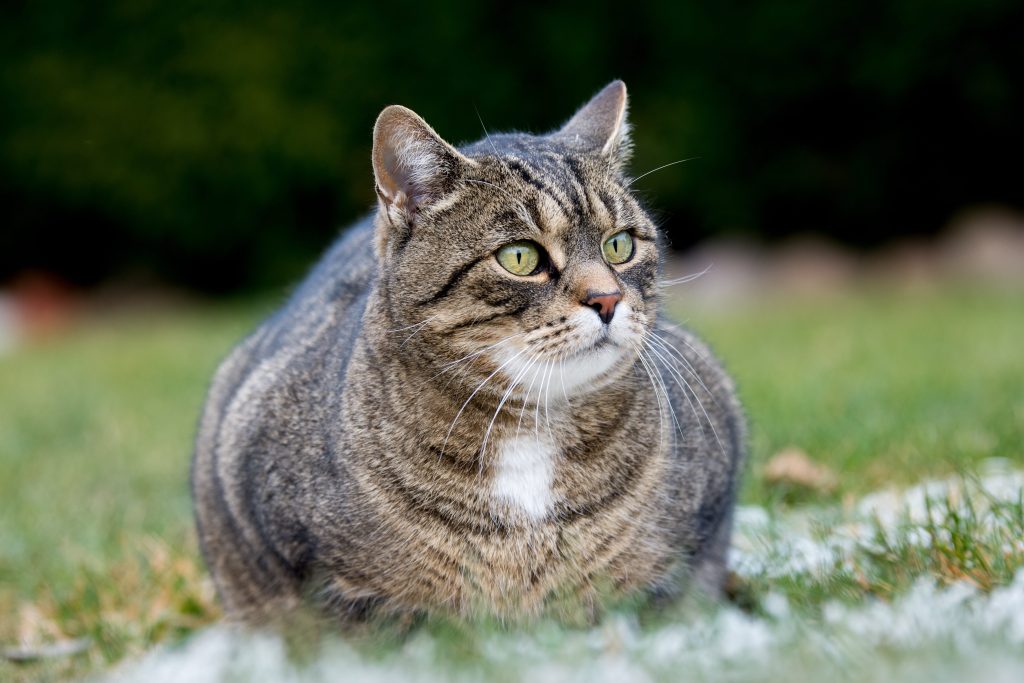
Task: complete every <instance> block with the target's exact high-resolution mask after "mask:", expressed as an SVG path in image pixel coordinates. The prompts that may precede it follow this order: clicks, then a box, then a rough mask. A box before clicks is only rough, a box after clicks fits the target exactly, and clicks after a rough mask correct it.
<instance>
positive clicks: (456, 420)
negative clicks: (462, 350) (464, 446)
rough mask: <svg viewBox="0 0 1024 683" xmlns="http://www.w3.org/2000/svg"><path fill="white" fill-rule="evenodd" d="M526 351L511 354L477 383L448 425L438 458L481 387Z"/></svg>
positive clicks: (442, 454)
mask: <svg viewBox="0 0 1024 683" xmlns="http://www.w3.org/2000/svg"><path fill="white" fill-rule="evenodd" d="M526 351H527V349H522V350H521V351H519V352H518V353H516V354H515V355H513V356H510V357H509V358H508V359H507V360H506V361H505V362H504V363H502V364H501V365H499V366H498V368H497V369H496V370H495V371H494V372H492V373H491V374H489V375H488V376H487V379H485V380H484V381H483V382H480V384H478V385H477V387H476V389H474V390H473V393H471V394H470V395H469V398H467V399H466V402H465V403H463V404H462V407H461V408H459V412H458V413H456V414H455V419H454V420H452V424H451V426H449V427H448V433H447V434H445V437H444V443H443V444H442V445H441V452H440V454H438V456H437V457H438V458H441V457H443V456H444V450H445V448H446V447H447V446H448V439H449V438H451V435H452V430H453V429H455V423H456V422H458V421H459V418H460V417H461V416H462V411H464V410H465V409H466V406H468V405H469V402H470V401H472V400H473V397H474V396H476V394H477V392H478V391H480V389H482V388H483V386H484V385H485V384H487V383H488V382H489V381H491V378H492V377H494V376H495V375H497V374H498V373H499V372H501V370H502V368H504V367H505V366H506V365H508V364H509V363H511V362H512V361H514V360H515V359H516V358H518V357H519V356H521V355H523V354H524V353H526ZM481 457H483V454H481Z"/></svg>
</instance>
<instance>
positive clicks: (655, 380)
mask: <svg viewBox="0 0 1024 683" xmlns="http://www.w3.org/2000/svg"><path fill="white" fill-rule="evenodd" d="M625 110H626V100H625V89H624V87H623V86H622V84H621V83H618V82H616V83H613V84H611V85H610V86H608V87H607V88H606V89H605V90H603V91H602V92H601V93H599V94H598V95H597V96H596V97H595V98H594V100H592V101H591V103H590V104H588V105H586V106H585V107H584V108H583V109H581V110H580V112H578V113H577V114H576V115H575V116H574V117H573V119H571V120H570V121H569V123H568V124H566V126H564V127H563V128H562V129H560V130H558V131H556V132H555V133H552V134H549V135H543V136H534V135H526V134H501V135H493V136H489V137H486V138H485V139H484V140H481V141H479V142H477V143H474V144H471V145H468V146H466V147H463V148H461V149H455V148H454V147H451V146H449V145H448V144H447V143H445V142H444V141H443V140H441V139H440V138H439V137H438V136H437V134H436V133H435V132H434V131H433V130H432V129H430V128H429V126H427V125H426V124H425V123H423V122H422V120H421V119H419V118H418V117H416V115H415V114H412V112H409V111H408V110H405V109H402V108H398V107H389V108H388V109H386V110H385V112H384V113H383V114H382V115H381V119H380V120H379V121H378V125H377V128H376V130H375V148H374V159H373V161H374V171H375V177H376V180H377V191H378V196H379V197H380V206H379V208H378V210H377V212H376V213H375V215H374V216H371V217H369V218H367V219H365V220H363V221H362V222H360V223H358V224H356V225H355V226H353V227H352V228H351V229H350V230H348V231H347V232H346V234H345V235H343V236H342V237H341V238H340V239H339V240H338V241H337V242H336V243H335V244H334V245H333V246H332V247H331V248H330V249H329V250H328V252H327V253H326V255H325V256H324V257H323V259H322V260H321V261H320V263H319V264H318V265H317V266H316V267H315V268H314V270H313V271H312V272H311V273H310V275H309V276H308V277H307V278H306V280H305V281H304V282H303V283H302V284H301V285H300V286H299V287H298V289H297V290H296V292H295V293H294V295H293V296H292V297H291V299H290V301H289V302H288V303H287V304H286V305H285V306H284V307H283V308H282V309H281V310H280V311H278V312H277V313H276V314H275V315H273V316H272V317H271V318H270V319H268V320H267V321H265V322H264V323H263V324H262V325H261V326H260V327H259V328H258V329H257V330H256V331H255V332H254V333H253V334H252V335H251V336H250V337H249V338H247V339H246V340H245V341H243V342H242V343H241V344H240V345H239V346H238V347H237V348H236V349H235V350H234V352H233V353H232V354H231V355H230V356H229V357H228V358H227V360H225V361H224V363H223V364H222V366H221V368H220V369H219V371H218V372H217V375H216V377H215V378H214V381H213V384H212V387H211V389H210V393H209V397H208V400H207V404H206V407H205V410H204V413H203V417H202V421H201V424H200V429H199V434H198V438H197V444H196V452H195V457H194V460H193V469H192V487H193V494H194V501H195V512H196V518H197V525H198V530H199V538H200V542H201V545H202V550H203V554H204V556H205V558H206V560H207V563H208V565H209V567H210V570H211V572H212V574H213V577H214V580H215V583H216V585H217V588H218V592H219V594H220V596H221V598H222V600H223V602H224V604H225V607H226V609H227V611H228V613H229V614H231V615H233V616H235V617H238V618H244V619H250V620H260V619H266V618H268V617H275V616H279V615H282V614H285V613H287V612H288V611H289V610H291V609H292V608H294V607H295V606H296V605H299V604H302V603H304V602H310V603H312V604H314V605H315V606H316V607H317V608H318V609H320V610H323V611H325V612H326V613H328V614H330V615H332V616H334V617H335V618H337V619H339V620H341V621H343V622H350V621H359V620H362V619H365V618H366V617H368V616H371V615H403V616H412V615H417V614H422V613H430V612H438V613H446V614H455V615H466V616H469V615H474V614H489V615H495V616H497V617H499V618H501V619H505V620H522V619H528V618H531V617H534V616H537V615H541V614H546V613H547V614H556V615H560V616H562V617H564V618H568V619H576V618H579V617H581V615H582V616H583V617H586V618H589V617H590V616H592V615H594V614H596V613H598V612H599V610H600V608H601V606H602V605H603V604H605V602H606V601H607V600H609V599H615V598H617V597H622V596H630V595H637V594H641V595H643V594H646V595H658V596H666V595H676V594H678V593H679V591H680V589H681V587H682V586H683V585H684V584H685V583H686V581H687V580H688V579H689V580H690V581H696V582H697V583H698V584H699V586H700V588H701V589H702V590H705V591H708V592H710V593H712V594H714V593H717V592H718V591H719V590H720V588H721V585H722V581H723V577H724V561H725V553H726V549H727V546H728V542H729V534H730V528H731V521H730V520H731V510H732V507H733V504H734V498H735V493H736V488H737V480H738V475H739V468H740V466H741V463H742V452H743V438H744V437H743V422H742V418H741V415H740V411H739V408H738V404H737V402H736V398H735V394H734V390H733V388H732V385H731V382H730V380H729V379H728V377H727V376H726V375H725V374H724V373H723V371H722V370H721V368H720V367H719V365H718V364H717V362H716V361H715V360H714V359H713V358H712V356H711V354H710V353H709V352H708V350H707V349H706V348H705V347H704V345H703V344H701V342H699V341H698V340H697V339H696V338H694V337H693V336H692V335H691V334H690V333H689V332H687V331H683V330H680V329H678V328H674V327H671V326H668V325H665V324H663V323H662V322H660V321H659V320H658V287H657V282H658V274H659V248H660V237H659V234H658V231H657V229H656V227H655V225H654V224H653V222H652V221H651V219H650V218H649V216H648V215H647V213H646V212H645V211H644V209H643V208H642V207H641V206H640V204H639V203H638V202H637V201H636V199H635V198H634V197H633V196H632V195H631V194H630V193H629V191H628V189H627V185H628V178H627V176H626V175H625V171H624V168H625V165H626V162H627V158H628V152H629V139H628V129H627V124H626V118H625ZM623 229H627V230H630V231H631V233H632V235H633V238H634V241H635V245H636V252H635V255H634V256H633V258H632V259H631V260H630V261H628V262H626V263H624V264H621V265H615V266H613V265H609V264H608V263H606V262H605V261H604V260H603V258H602V256H601V244H602V242H603V240H604V239H605V238H607V237H608V236H609V235H611V234H614V233H615V232H617V231H619V230H623ZM522 239H530V240H534V241H535V242H537V243H539V244H541V245H542V246H543V247H544V248H545V250H546V252H547V253H548V254H549V256H550V265H549V266H548V267H546V268H545V269H543V270H542V272H539V273H537V274H535V275H531V276H527V277H518V276H514V275H511V274H510V273H508V272H506V271H505V270H504V269H502V268H501V266H500V265H498V263H497V261H496V259H495V256H494V254H495V251H496V250H497V249H498V248H500V247H501V246H502V245H504V244H507V243H509V242H513V241H516V240H522ZM609 288H614V289H618V290H619V291H621V295H622V301H621V302H620V303H619V307H618V308H617V309H616V313H615V315H614V317H613V318H612V320H611V323H610V324H608V325H602V323H601V322H600V320H599V319H598V316H597V314H596V312H595V311H593V310H591V309H590V308H589V307H587V306H585V305H582V304H581V301H582V299H583V298H585V296H586V293H587V292H588V291H599V292H605V291H608V290H609ZM670 347H671V348H670ZM640 351H643V355H641V354H640ZM687 385H688V386H687Z"/></svg>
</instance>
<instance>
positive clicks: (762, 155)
mask: <svg viewBox="0 0 1024 683" xmlns="http://www.w3.org/2000/svg"><path fill="white" fill-rule="evenodd" d="M0 11H2V13H3V19H4V20H3V21H2V22H0V64H2V67H0V101H2V102H3V107H2V110H0V202H2V205H3V207H4V219H3V226H4V227H3V229H2V231H0V283H7V284H8V285H12V284H18V283H20V285H21V287H22V288H24V287H25V286H26V284H25V283H26V280H27V281H28V282H29V283H31V284H32V286H33V287H34V288H39V287H40V285H39V282H38V281H39V279H40V278H41V277H45V278H47V279H49V280H51V281H52V282H53V283H58V284H59V285H61V286H64V287H71V288H82V287H85V288H88V287H94V286H96V285H104V284H109V283H111V282H119V281H120V282H135V283H142V282H144V283H148V284H154V283H155V284H165V285H169V286H174V287H176V288H184V289H187V290H191V291H193V292H203V293H210V294H221V293H236V292H241V291H248V290H253V289H259V288H266V287H275V288H276V287H280V286H282V285H283V284H284V283H287V282H289V281H291V280H293V279H294V278H296V277H298V276H299V275H300V274H301V273H302V271H303V270H304V269H305V268H306V267H307V265H308V264H309V262H310V261H311V259H313V258H314V257H315V256H316V255H317V253H318V252H319V251H320V250H321V249H322V248H323V247H324V245H325V244H326V243H328V242H329V241H330V239H331V238H332V236H333V235H334V234H335V233H336V232H337V230H338V229H339V228H340V227H342V226H344V225H346V224H348V223H349V222H351V221H352V220H354V219H355V218H357V217H358V216H360V215H362V214H363V213H365V212H366V211H368V210H369V209H370V207H371V206H372V205H373V201H374V196H373V189H372V178H371V170H370V164H369V151H370V132H371V129H372V125H373V121H374V119H375V117H376V115H377V113H378V112H379V111H380V109H381V108H382V107H384V106H385V105H387V104H390V103H396V102H397V103H402V104H405V105H407V106H409V107H411V108H413V109H415V110H416V111H417V112H419V113H420V114H421V115H423V116H424V117H425V118H426V119H427V120H428V121H429V122H431V123H432V125H433V126H434V127H435V128H437V130H438V131H439V132H440V133H441V134H442V135H443V136H444V137H446V138H447V139H449V140H451V141H453V142H464V141H471V140H474V139H476V138H478V137H480V136H481V135H482V128H481V124H480V120H479V119H478V116H477V113H478V112H479V115H480V117H481V118H482V119H483V122H484V123H485V124H486V125H487V127H488V128H489V129H490V130H503V129H510V128H515V129H523V130H530V131H536V132H543V131H547V130H550V129H552V128H554V127H556V126H557V125H559V124H560V123H561V122H563V121H564V120H565V119H566V118H568V116H570V115H571V113H572V112H573V111H574V109H575V108H576V107H578V106H579V105H580V104H582V103H583V102H584V101H585V100H586V99H587V98H588V97H589V96H590V95H592V94H593V93H594V92H595V91H596V90H597V89H599V88H600V87H601V86H603V85H604V84H605V83H606V82H608V81H609V80H611V79H613V78H622V79H624V80H625V81H626V83H627V85H628V86H629V88H630V93H631V97H632V100H631V106H632V111H631V115H632V121H633V123H634V128H635V141H636V156H635V162H634V164H633V171H634V173H636V174H639V173H642V172H645V171H647V170H650V169H652V168H655V167H657V166H660V165H662V164H666V163H669V162H672V161H675V160H677V159H682V158H689V157H696V158H695V159H693V160H692V161H689V162H687V163H685V164H680V165H677V166H674V167H671V168H668V169H665V170H663V171H659V172H657V173H654V174H652V175H650V176H649V177H646V178H645V179H644V180H643V181H642V182H641V183H638V187H639V188H640V190H641V193H642V194H643V195H644V196H645V197H646V198H647V199H648V201H649V203H650V204H651V206H652V207H653V208H654V209H656V210H657V211H658V213H659V215H660V217H661V220H662V222H663V224H664V227H665V229H666V231H667V232H668V234H669V235H670V236H671V240H672V244H673V246H674V247H675V248H677V249H684V248H688V247H691V246H693V245H695V244H698V243H703V242H705V241H706V240H708V239H709V238H713V237H723V236H726V237H730V238H736V237H743V238H748V239H750V240H753V241H754V242H756V243H764V242H768V243H776V242H778V241H779V240H784V239H785V238H789V237H792V236H803V235H809V234H814V235H818V236H823V237H827V238H828V239H829V240H830V241H835V242H837V243H840V244H843V245H847V246H849V247H853V248H856V249H858V250H862V249H864V248H873V247H878V246H879V245H885V244H887V243H889V242H891V241H893V240H894V239H898V238H904V237H908V236H929V235H935V234H938V233H940V232H941V231H942V230H943V229H944V228H946V227H947V226H948V224H949V223H950V222H951V221H953V220H955V219H957V217H958V216H962V215H963V212H964V211H966V210H969V209H971V208H972V207H978V206H988V207H992V206H997V207H1003V208H1005V209H1009V210H1011V211H1017V210H1020V209H1021V208H1024V183H1022V182H1021V172H1020V169H1021V159H1022V158H1024V133H1022V131H1024V127H1022V125H1021V121H1024V40H1022V39H1021V31H1022V30H1024V5H1022V4H1021V3H1020V2H1016V1H1015V0H990V1H981V2H979V1H977V0H941V1H938V2H920V1H919V0H887V1H886V2H878V1H875V0H868V1H866V2H857V3H821V2H809V1H800V0H798V1H796V2H745V3H683V2H668V1H664V2H649V3H634V4H631V5H623V4H622V3H612V2H591V3H587V4H585V5H579V6H575V7H572V6H560V7H557V8H556V7H552V6H550V5H549V4H548V3H537V4H536V6H535V7H530V6H529V3H525V4H517V5H515V6H512V5H508V4H502V3H498V4H492V3H479V2H470V1H468V0H446V1H444V2H440V3H403V2H390V3H376V4H360V3H335V2H315V1H308V0H297V1H295V2H290V3H264V2H251V1H246V2H190V1H183V2H176V3H167V2H163V3H161V2H153V1H147V0H132V1H127V2H100V3H85V4H83V3H81V2H72V1H71V0H48V1H46V2H23V1H18V0H12V1H11V2H7V3H4V9H3V10H0Z"/></svg>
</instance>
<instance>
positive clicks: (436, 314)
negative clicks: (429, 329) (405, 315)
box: [386, 313, 441, 333]
mask: <svg viewBox="0 0 1024 683" xmlns="http://www.w3.org/2000/svg"><path fill="white" fill-rule="evenodd" d="M440 315H441V314H440V313H435V314H434V315H432V316H430V317H429V318H427V319H426V320H421V321H420V322H418V323H413V324H412V325H406V326H405V327H394V328H392V329H390V330H386V331H387V332H388V333H391V332H401V331H403V330H411V329H412V328H414V327H420V326H422V325H426V324H427V323H429V322H430V321H431V320H433V319H434V318H437V317H438V316H440Z"/></svg>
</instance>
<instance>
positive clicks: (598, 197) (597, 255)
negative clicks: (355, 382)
mask: <svg viewBox="0 0 1024 683" xmlns="http://www.w3.org/2000/svg"><path fill="white" fill-rule="evenodd" d="M626 108H627V100H626V88H625V85H624V84H623V83H622V82H621V81H615V82H613V83H611V84H609V85H608V86H607V87H605V88H604V89H603V90H602V91H601V92H599V93H598V94H597V95H596V96H595V97H594V98H593V99H592V100H591V101H590V102H589V103H587V104H586V105H585V106H584V107H583V108H581V109H580V110H579V111H578V112H577V113H576V114H575V116H573V117H572V118H571V119H570V120H569V121H568V123H566V124H565V125H564V126H563V127H562V128H561V129H559V130H557V131H555V132H553V133H550V134H547V135H528V134H520V133H513V134H498V135H489V136H485V138H484V139H483V140H481V141H479V142H476V143H474V144H471V145H467V146H464V147H462V148H461V149H456V148H455V147H453V146H452V145H450V144H448V143H447V142H445V141H444V140H443V139H442V138H441V137H440V136H438V135H437V133H435V132H434V130H433V129H432V128H431V127H430V126H429V125H427V123H426V122H425V121H423V119H421V118H420V117H419V116H417V115H416V114H415V113H413V112H412V111H410V110H408V109H406V108H404V107H399V106H391V107H388V108H386V109H385V110H384V111H383V112H382V113H381V115H380V117H379V118H378V119H377V124H376V127H375V129H374V140H373V143H374V144H373V168H374V174H375V178H376V183H377V185H376V188H377V195H378V198H379V212H378V217H377V225H376V231H377V232H376V241H377V244H376V248H377V255H378V259H379V261H380V266H381V267H380V280H379V289H380V291H381V293H382V298H383V300H384V305H385V307H386V310H387V315H388V317H389V321H388V322H389V324H390V325H392V329H391V331H392V332H394V333H396V334H397V336H398V337H399V338H401V339H402V340H403V344H404V345H405V349H406V352H407V353H411V354H414V355H415V356H416V358H417V362H422V363H427V364H429V365H432V366H434V369H435V370H440V371H445V370H447V369H453V368H456V367H457V366H460V367H458V370H459V372H460V374H466V373H468V375H469V377H470V378H471V379H472V378H476V379H477V380H479V377H478V375H482V376H486V375H488V374H490V373H492V372H494V373H495V374H497V373H498V372H500V373H501V374H502V375H503V376H504V377H503V380H504V381H500V382H499V381H494V382H491V383H490V384H491V385H492V388H493V389H494V390H504V389H507V388H508V387H509V386H514V384H513V383H514V382H517V383H518V386H519V388H520V391H521V392H526V393H528V392H529V389H527V387H528V386H532V384H534V383H536V382H537V381H538V377H540V382H547V383H548V384H551V383H554V385H555V389H554V391H555V392H557V393H558V394H562V393H563V392H564V393H568V394H579V393H584V392H586V391H588V390H589V389H591V388H593V387H595V386H598V385H600V384H603V383H605V382H607V381H609V380H610V379H614V378H615V377H617V376H619V375H621V374H623V373H625V372H627V371H629V370H630V369H631V368H632V367H633V363H634V360H635V358H636V355H637V349H638V348H639V347H640V346H641V344H642V341H643V339H644V336H645V334H646V332H647V331H648V330H649V329H650V328H651V326H652V325H653V324H654V319H655V315H656V308H657V300H656V299H657V282H656V279H657V275H658V271H659V249H658V233H657V229H656V227H655V225H654V223H653V222H652V220H651V218H650V217H649V216H648V215H647V213H646V212H645V211H644V210H643V208H642V207H641V206H640V204H639V203H638V202H637V201H636V199H635V198H634V197H633V196H632V195H631V194H630V192H629V179H628V178H627V177H626V176H625V174H624V168H625V166H626V163H627V161H628V157H629V152H630V142H629V125H628V123H627V120H626ZM457 361H460V362H458V363H457ZM453 363H454V364H455V365H450V364H453ZM552 378H553V380H552ZM489 390H490V389H489Z"/></svg>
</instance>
